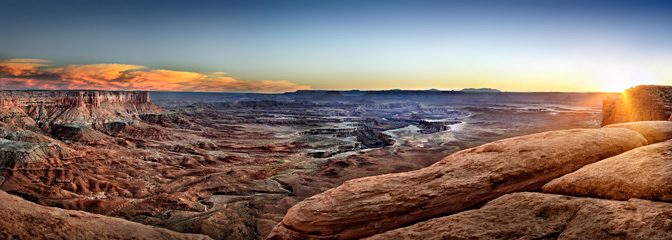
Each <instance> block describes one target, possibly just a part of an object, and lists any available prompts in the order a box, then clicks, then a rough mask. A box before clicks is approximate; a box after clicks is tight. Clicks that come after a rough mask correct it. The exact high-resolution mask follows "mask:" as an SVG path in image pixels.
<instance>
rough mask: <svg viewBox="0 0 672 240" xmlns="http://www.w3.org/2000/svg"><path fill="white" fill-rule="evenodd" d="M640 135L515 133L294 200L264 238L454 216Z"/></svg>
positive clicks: (350, 232) (347, 233)
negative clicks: (422, 164) (427, 162)
mask: <svg viewBox="0 0 672 240" xmlns="http://www.w3.org/2000/svg"><path fill="white" fill-rule="evenodd" d="M646 144H647V140H646V139H645V138H644V137H643V136H642V135H641V134H639V133H637V132H635V131H632V130H629V129H625V128H603V129H575V130H565V131H551V132H545V133H539V134H532V135H527V136H522V137H515V138H510V139H505V140H500V141H496V142H493V143H489V144H485V145H482V146H479V147H476V148H472V149H468V150H464V151H460V152H457V153H455V154H452V155H450V156H448V157H446V158H444V159H443V160H441V161H439V162H437V163H435V164H434V165H432V166H430V167H427V168H423V169H420V170H416V171H411V172H405V173H397V174H387V175H381V176H373V177H366V178H360V179H355V180H350V181H347V182H345V183H344V184H343V185H341V186H339V187H337V188H334V189H331V190H328V191H326V192H323V193H321V194H318V195H315V196H312V197H309V198H307V199H305V200H303V201H302V202H299V203H298V204H296V205H294V206H293V207H292V208H291V209H290V210H289V211H288V212H287V214H286V215H285V217H284V219H283V220H282V222H281V223H280V224H278V225H277V226H276V227H275V228H274V230H273V232H272V233H271V234H270V235H269V239H295V238H299V239H303V238H315V239H319V238H326V239H357V238H361V237H366V236H371V235H373V234H376V233H380V232H385V231H387V230H390V229H394V228H397V227H400V226H403V225H406V224H409V223H413V222H416V221H418V220H421V219H427V218H432V217H437V216H442V215H446V214H451V213H455V212H458V211H461V210H463V209H466V208H468V207H471V206H474V205H478V204H480V203H484V202H486V201H489V200H491V199H494V198H497V197H499V196H501V195H504V194H507V193H510V192H516V191H530V190H538V189H540V188H541V186H543V185H544V184H545V183H547V182H548V181H550V180H552V179H554V178H557V177H559V176H562V175H564V174H567V173H570V172H572V171H575V170H576V169H579V168H580V167H582V166H584V165H586V164H590V163H593V162H596V161H598V160H600V159H604V158H608V157H611V156H615V155H617V154H620V153H622V152H624V151H628V150H630V149H634V148H637V147H641V146H643V145H646Z"/></svg>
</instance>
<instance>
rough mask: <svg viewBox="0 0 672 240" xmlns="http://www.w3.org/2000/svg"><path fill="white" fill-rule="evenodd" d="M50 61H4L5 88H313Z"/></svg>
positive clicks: (0, 73)
mask: <svg viewBox="0 0 672 240" xmlns="http://www.w3.org/2000/svg"><path fill="white" fill-rule="evenodd" d="M45 63H48V61H47V60H40V59H11V60H6V61H2V62H0V86H1V87H2V88H3V89H100V90H145V91H189V92H289V91H296V90H303V89H310V86H306V85H297V84H294V83H291V82H287V81H271V80H262V81H256V82H253V81H244V80H239V79H235V78H232V77H223V76H221V75H223V74H226V73H224V72H213V73H196V72H185V71H172V70H165V69H153V70H143V69H145V68H147V67H145V66H139V65H127V64H88V65H68V66H65V67H51V68H48V65H47V64H45Z"/></svg>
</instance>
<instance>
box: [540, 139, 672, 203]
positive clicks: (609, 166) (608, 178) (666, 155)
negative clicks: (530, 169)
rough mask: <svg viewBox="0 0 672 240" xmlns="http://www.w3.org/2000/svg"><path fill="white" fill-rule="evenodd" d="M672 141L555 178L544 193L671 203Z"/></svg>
mask: <svg viewBox="0 0 672 240" xmlns="http://www.w3.org/2000/svg"><path fill="white" fill-rule="evenodd" d="M671 171H672V140H670V141H666V142H662V143H657V144H653V145H649V146H646V147H641V148H638V149H634V150H631V151H628V152H625V153H623V154H620V155H618V156H614V157H611V158H607V159H605V160H602V161H599V162H596V163H593V164H590V165H587V166H584V167H583V168H581V169H579V170H577V171H576V172H573V173H570V174H567V175H565V176H562V177H560V178H557V179H554V180H553V181H551V182H549V183H548V184H546V185H545V186H544V187H543V190H544V192H548V193H559V194H567V195H574V196H587V197H598V198H608V199H618V200H627V199H630V198H645V199H652V200H663V201H672V177H671V176H672V172H671Z"/></svg>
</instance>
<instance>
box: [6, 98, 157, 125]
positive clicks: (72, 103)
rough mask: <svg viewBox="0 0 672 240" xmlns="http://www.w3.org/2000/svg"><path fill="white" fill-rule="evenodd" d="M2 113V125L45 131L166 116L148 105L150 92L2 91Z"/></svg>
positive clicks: (152, 105) (150, 104)
mask: <svg viewBox="0 0 672 240" xmlns="http://www.w3.org/2000/svg"><path fill="white" fill-rule="evenodd" d="M0 109H2V111H0V121H2V122H5V123H7V124H10V125H14V126H19V127H22V128H28V129H31V128H32V129H36V128H41V129H43V130H47V129H49V128H50V127H51V125H52V124H66V123H72V122H86V123H94V124H95V123H102V122H105V121H108V120H113V119H138V118H139V115H141V114H147V113H160V112H164V111H163V110H162V109H160V108H159V107H157V106H155V105H154V104H152V103H151V102H150V101H149V93H148V92H111V91H0Z"/></svg>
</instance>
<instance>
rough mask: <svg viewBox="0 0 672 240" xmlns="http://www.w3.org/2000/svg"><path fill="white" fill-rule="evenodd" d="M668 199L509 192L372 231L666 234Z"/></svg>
mask: <svg viewBox="0 0 672 240" xmlns="http://www.w3.org/2000/svg"><path fill="white" fill-rule="evenodd" d="M670 236H672V204H669V203H659V202H651V201H647V200H641V199H631V200H629V201H612V200H603V199H594V198H577V197H569V196H563V195H553V194H543V193H530V192H525V193H512V194H507V195H504V196H502V197H500V198H497V199H495V200H493V201H491V202H489V203H488V204H486V205H485V206H483V207H482V208H480V209H476V210H470V211H465V212H461V213H458V214H454V215H450V216H446V217H440V218H433V219H430V220H427V221H424V222H420V223H417V224H414V225H411V226H408V227H404V228H399V229H395V230H392V231H388V232H385V233H381V234H377V235H374V236H372V237H370V238H367V239H368V240H377V239H381V240H383V239H426V240H428V239H669V237H670Z"/></svg>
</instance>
